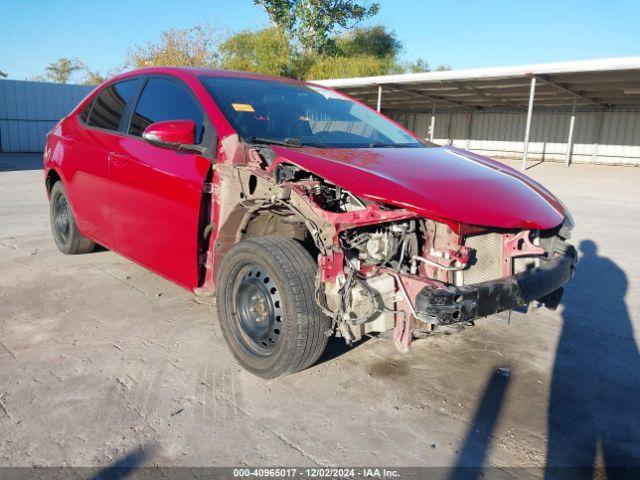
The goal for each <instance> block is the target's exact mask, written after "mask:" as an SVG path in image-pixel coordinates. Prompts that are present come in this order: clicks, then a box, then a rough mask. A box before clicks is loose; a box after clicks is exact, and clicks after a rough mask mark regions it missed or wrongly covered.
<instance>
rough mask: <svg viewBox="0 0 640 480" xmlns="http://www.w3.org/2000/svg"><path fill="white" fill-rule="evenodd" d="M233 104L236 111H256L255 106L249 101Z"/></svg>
mask: <svg viewBox="0 0 640 480" xmlns="http://www.w3.org/2000/svg"><path fill="white" fill-rule="evenodd" d="M231 106H232V107H233V109H234V110H235V111H236V112H255V110H254V109H253V106H252V105H249V104H248V103H232V104H231Z"/></svg>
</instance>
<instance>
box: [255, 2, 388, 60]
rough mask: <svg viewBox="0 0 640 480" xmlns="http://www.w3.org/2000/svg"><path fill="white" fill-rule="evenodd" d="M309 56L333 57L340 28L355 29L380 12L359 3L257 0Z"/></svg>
mask: <svg viewBox="0 0 640 480" xmlns="http://www.w3.org/2000/svg"><path fill="white" fill-rule="evenodd" d="M254 3H255V4H256V5H259V6H260V7H262V8H264V10H265V11H266V12H267V14H268V15H269V18H270V19H271V21H272V22H273V23H274V24H275V25H276V26H277V27H278V28H280V29H281V30H282V31H283V32H284V33H285V34H286V35H287V36H288V37H289V38H292V39H294V40H295V41H296V42H297V43H298V44H299V45H300V47H301V48H302V50H303V51H304V53H305V54H310V53H316V54H333V53H335V49H336V45H335V39H334V37H333V34H334V33H335V31H336V29H339V28H342V29H349V28H353V27H354V26H355V25H356V24H357V23H358V22H360V21H362V20H365V19H367V18H369V17H372V16H374V15H376V14H377V13H378V11H379V10H380V5H379V4H378V3H372V4H365V3H364V2H362V1H358V0H254Z"/></svg>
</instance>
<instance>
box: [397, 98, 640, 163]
mask: <svg viewBox="0 0 640 480" xmlns="http://www.w3.org/2000/svg"><path fill="white" fill-rule="evenodd" d="M391 116H392V118H394V119H395V120H396V121H398V122H399V123H401V124H403V125H405V126H406V127H407V128H409V129H410V130H413V131H414V132H416V133H417V134H418V135H420V136H421V137H425V138H428V137H429V125H430V123H431V114H430V113H406V114H395V115H391ZM569 118H570V114H569V113H568V112H534V114H533V121H532V125H531V139H530V143H529V158H530V159H532V160H551V161H564V160H565V156H566V152H567V136H568V133H569ZM525 123H526V113H524V112H523V113H520V112H500V111H496V112H481V113H479V112H473V114H471V113H457V112H451V113H447V112H443V113H436V119H435V135H434V142H436V143H439V144H442V145H453V146H456V147H460V148H464V149H467V150H471V151H474V152H477V153H480V154H483V155H487V156H490V157H495V158H510V159H520V158H522V153H523V150H524V130H525ZM571 161H572V162H576V163H603V164H609V165H634V166H640V111H607V112H578V113H577V114H576V123H575V130H574V136H573V149H572V156H571Z"/></svg>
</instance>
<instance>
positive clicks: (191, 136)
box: [143, 120, 196, 145]
mask: <svg viewBox="0 0 640 480" xmlns="http://www.w3.org/2000/svg"><path fill="white" fill-rule="evenodd" d="M143 136H147V137H150V139H152V140H157V141H160V142H165V143H178V144H181V145H191V144H193V143H195V138H196V124H195V123H194V122H193V121H192V120H170V121H168V122H156V123H152V124H151V125H149V126H148V127H147V128H145V129H144V133H143Z"/></svg>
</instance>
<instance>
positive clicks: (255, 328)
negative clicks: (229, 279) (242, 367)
mask: <svg viewBox="0 0 640 480" xmlns="http://www.w3.org/2000/svg"><path fill="white" fill-rule="evenodd" d="M232 296H233V299H234V300H233V303H234V304H233V306H232V308H233V310H234V312H235V313H234V314H233V315H232V328H233V329H234V334H235V335H236V336H237V337H238V338H239V339H241V340H242V342H243V344H244V346H245V348H247V349H248V350H249V351H251V352H253V353H254V354H256V355H263V356H264V355H269V354H270V353H271V352H272V351H273V350H274V349H275V348H276V346H277V344H278V340H279V339H280V333H281V328H282V315H283V313H284V309H283V308H282V301H281V299H280V292H279V290H278V287H276V285H275V281H274V279H273V278H271V276H269V273H268V272H267V271H266V268H264V267H262V266H260V265H256V264H255V263H254V264H249V265H246V266H244V267H243V268H242V269H241V270H240V271H239V272H238V274H237V276H236V281H235V282H234V286H233V292H232Z"/></svg>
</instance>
